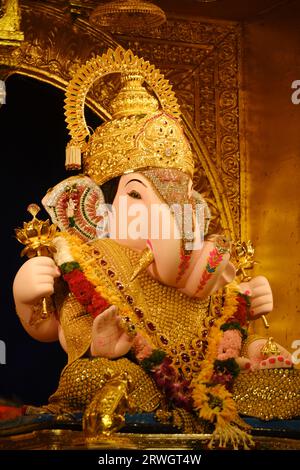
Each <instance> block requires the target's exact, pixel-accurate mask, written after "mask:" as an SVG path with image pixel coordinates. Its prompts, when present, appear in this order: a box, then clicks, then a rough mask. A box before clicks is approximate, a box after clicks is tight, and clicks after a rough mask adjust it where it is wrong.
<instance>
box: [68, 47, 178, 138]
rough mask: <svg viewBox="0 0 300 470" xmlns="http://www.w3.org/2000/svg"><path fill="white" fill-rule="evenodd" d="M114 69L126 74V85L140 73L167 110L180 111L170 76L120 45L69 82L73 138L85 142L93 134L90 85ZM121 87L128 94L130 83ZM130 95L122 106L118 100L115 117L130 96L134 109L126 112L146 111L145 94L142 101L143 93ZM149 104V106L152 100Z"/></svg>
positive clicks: (121, 102)
mask: <svg viewBox="0 0 300 470" xmlns="http://www.w3.org/2000/svg"><path fill="white" fill-rule="evenodd" d="M114 73H119V74H122V78H123V80H124V85H125V86H126V85H127V80H128V79H129V82H130V80H131V81H132V80H133V77H136V76H139V77H140V80H142V79H143V80H144V81H145V82H146V83H147V84H148V85H149V87H150V88H151V90H152V91H153V92H154V93H155V95H156V97H157V99H158V101H159V103H160V105H161V108H162V109H163V111H165V112H166V113H170V114H172V115H174V116H178V115H180V111H179V106H178V104H177V99H176V97H175V94H174V92H173V91H172V87H171V85H170V84H169V82H168V80H166V79H165V78H164V76H163V75H162V74H161V73H160V71H159V70H157V69H156V68H155V67H154V66H153V65H151V64H150V63H149V62H147V61H145V60H144V59H142V58H139V57H138V56H136V55H134V54H133V53H132V51H131V50H127V51H125V50H124V49H123V48H122V47H120V46H119V47H117V49H116V50H112V49H109V50H108V51H107V53H105V54H102V55H101V56H98V57H96V58H95V59H91V60H89V61H88V62H87V63H86V64H85V65H83V66H82V67H80V69H79V70H78V71H76V73H75V75H74V77H73V78H72V80H71V81H70V83H69V84H68V87H67V91H66V100H65V102H66V106H65V109H66V112H65V114H66V121H67V124H68V129H69V130H70V134H71V136H72V139H73V140H74V141H75V142H77V143H78V144H83V143H84V141H85V138H86V137H87V136H88V135H90V132H89V129H88V127H87V125H86V122H85V116H84V103H85V99H86V95H87V93H88V91H89V89H90V88H91V86H92V85H93V83H94V82H95V81H96V80H99V79H101V78H102V77H104V76H106V75H110V74H114ZM126 77H127V79H126ZM135 86H137V85H135ZM140 87H141V83H140ZM140 87H139V90H140ZM121 91H122V92H123V94H126V95H127V96H128V94H129V92H130V85H129V84H128V85H127V90H126V92H125V90H124V87H123V89H122V90H121ZM135 91H136V90H135ZM127 96H126V98H125V99H123V100H120V98H119V100H120V103H119V106H117V102H116V100H114V108H115V109H114V114H113V117H118V116H119V114H120V113H121V109H122V108H123V107H124V102H125V103H126V99H127V100H128V101H129V103H128V102H127V103H126V104H127V106H128V105H130V111H131V112H130V111H129V112H127V113H126V114H125V116H126V115H128V114H131V115H133V114H137V113H138V114H142V113H145V111H146V108H145V105H144V100H145V97H144V95H143V96H142V103H140V96H139V95H138V99H136V96H135V94H134V95H133V96H132V95H130V98H127ZM149 100H150V98H149ZM139 104H142V106H141V108H139ZM145 104H146V103H145ZM147 104H148V106H149V102H147ZM150 111H155V109H153V108H152V107H151V106H150ZM122 116H124V114H121V115H120V117H122Z"/></svg>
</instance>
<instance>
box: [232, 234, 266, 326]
mask: <svg viewBox="0 0 300 470" xmlns="http://www.w3.org/2000/svg"><path fill="white" fill-rule="evenodd" d="M233 246H234V255H235V258H236V261H237V266H236V272H237V275H239V276H240V281H241V282H248V281H250V279H251V276H248V275H247V273H246V270H247V269H253V266H254V264H255V261H254V247H253V245H252V242H251V240H248V241H247V242H241V241H238V242H236V243H234V244H233ZM261 319H262V321H263V324H264V327H265V328H270V325H269V323H268V320H267V319H266V317H265V315H262V316H261Z"/></svg>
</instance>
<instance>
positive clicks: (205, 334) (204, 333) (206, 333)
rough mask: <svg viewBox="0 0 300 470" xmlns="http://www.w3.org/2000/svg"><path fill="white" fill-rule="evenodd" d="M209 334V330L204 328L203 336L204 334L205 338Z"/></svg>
mask: <svg viewBox="0 0 300 470" xmlns="http://www.w3.org/2000/svg"><path fill="white" fill-rule="evenodd" d="M207 335H208V331H207V330H203V331H202V336H203V338H206V336H207Z"/></svg>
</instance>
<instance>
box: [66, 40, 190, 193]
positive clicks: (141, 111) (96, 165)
mask: <svg viewBox="0 0 300 470" xmlns="http://www.w3.org/2000/svg"><path fill="white" fill-rule="evenodd" d="M109 74H120V76H121V88H120V90H119V92H118V93H117V95H116V97H115V98H114V99H113V100H112V101H111V103H110V104H109V111H108V112H107V114H108V115H110V120H109V121H108V122H106V123H105V124H102V125H101V126H99V127H98V128H97V129H96V131H95V132H94V134H93V135H90V132H89V129H88V126H87V125H86V121H85V116H84V104H85V99H86V95H87V93H88V91H89V89H90V88H91V86H92V85H93V83H94V82H95V81H96V80H99V79H101V78H103V77H104V76H106V75H109ZM65 103H66V104H65V110H66V111H65V115H66V121H67V125H68V129H69V131H70V134H71V137H72V140H71V142H70V143H69V145H68V147H67V162H66V166H67V168H71V169H74V168H80V160H81V157H80V152H81V151H82V152H83V153H84V172H85V174H87V175H88V176H90V177H91V178H92V179H93V180H94V181H95V182H96V183H97V184H99V185H100V184H102V183H104V182H105V181H108V180H109V179H111V178H114V177H116V176H120V175H122V174H123V173H126V172H129V171H135V170H138V169H145V168H153V167H154V168H157V167H158V168H176V169H180V170H182V171H184V172H185V173H187V174H189V175H190V176H192V175H193V169H194V159H193V154H192V151H191V148H190V145H189V142H188V140H187V138H186V136H185V134H184V131H183V128H182V126H181V124H180V121H179V119H178V118H179V117H180V114H181V113H180V108H179V105H178V103H177V99H176V96H175V94H174V92H173V90H172V86H171V85H170V83H169V82H168V80H166V79H165V78H164V76H163V75H162V74H161V73H160V71H159V70H158V69H156V68H155V67H154V66H153V65H151V64H150V63H149V62H148V61H145V60H144V59H143V58H140V57H137V56H136V55H134V54H133V52H132V51H131V50H127V51H125V50H124V49H123V48H122V47H120V46H119V47H118V48H117V49H116V50H114V51H113V50H112V49H109V50H108V52H107V53H106V54H103V55H102V56H98V57H96V58H94V59H91V60H90V61H88V62H87V63H86V64H85V65H83V66H82V67H80V68H79V70H78V71H77V72H76V74H75V75H74V77H73V79H72V80H71V82H70V83H69V85H68V87H67V93H66V100H65ZM87 139H88V142H87V141H86V140H87Z"/></svg>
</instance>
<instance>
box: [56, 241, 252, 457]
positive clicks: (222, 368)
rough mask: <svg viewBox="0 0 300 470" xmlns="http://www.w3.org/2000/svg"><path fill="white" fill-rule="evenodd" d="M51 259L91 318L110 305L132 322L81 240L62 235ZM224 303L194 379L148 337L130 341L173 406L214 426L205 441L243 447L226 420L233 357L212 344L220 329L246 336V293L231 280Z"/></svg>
mask: <svg viewBox="0 0 300 470" xmlns="http://www.w3.org/2000/svg"><path fill="white" fill-rule="evenodd" d="M56 248H57V251H58V253H57V255H56V258H57V259H56V261H57V262H58V261H59V266H60V269H61V271H62V274H63V277H64V279H65V281H66V282H67V283H68V286H69V289H70V291H71V292H72V293H73V295H74V296H75V298H76V299H77V300H78V302H79V303H80V304H81V305H83V306H84V307H85V308H86V311H87V312H88V313H89V314H90V315H91V316H92V317H93V318H95V317H96V316H97V315H99V314H101V313H102V312H103V311H104V310H106V309H107V308H108V307H109V306H110V305H116V306H117V307H118V308H119V313H120V315H121V316H122V317H125V318H128V319H130V321H132V312H131V310H130V308H129V307H128V306H127V305H125V304H124V302H122V299H121V298H119V297H118V296H117V295H114V294H113V293H112V292H111V290H109V292H108V291H107V290H106V289H105V287H104V286H102V285H100V279H99V277H98V276H97V274H96V272H95V269H93V263H94V261H93V260H91V262H86V261H85V259H84V256H83V251H84V249H85V244H84V243H83V242H82V241H81V240H79V239H77V238H76V242H75V240H74V237H73V236H70V235H69V234H67V233H62V234H61V235H60V237H58V238H57V239H56ZM224 299H225V301H224V305H223V308H222V314H221V316H220V317H219V318H218V319H217V320H216V321H215V323H214V325H213V326H212V327H211V329H210V331H209V334H208V336H207V350H206V355H205V359H204V360H203V361H202V364H201V370H200V372H199V374H198V376H197V377H196V378H194V379H193V380H192V381H188V380H186V379H185V378H184V376H183V375H182V374H179V373H178V372H177V370H176V369H175V368H174V367H173V365H172V358H170V357H168V356H167V355H166V353H165V352H164V351H162V350H160V349H158V348H156V347H155V346H154V344H153V342H152V341H151V339H150V338H149V336H148V335H147V334H146V333H145V332H144V331H141V330H140V329H139V327H138V325H136V329H137V331H138V334H137V337H136V340H135V341H134V343H133V347H132V351H133V352H134V353H135V355H136V358H137V360H138V361H139V363H140V365H141V366H142V367H143V368H144V369H145V370H146V371H147V372H149V373H151V374H152V377H153V378H154V380H155V382H156V384H157V386H158V388H160V389H161V390H162V391H163V392H164V393H165V394H166V397H167V398H168V399H169V400H170V401H171V402H172V403H173V404H174V405H175V406H178V407H182V408H184V409H186V410H188V411H195V412H196V413H197V414H198V416H199V417H200V418H201V419H204V420H206V421H209V422H210V423H212V424H214V426H215V431H214V433H213V435H212V439H211V443H210V445H211V446H212V445H213V443H214V442H215V441H216V442H219V445H223V444H224V445H226V444H227V443H230V444H231V445H233V447H234V448H236V447H237V446H238V444H239V443H242V444H243V446H244V447H245V448H248V445H249V444H250V445H252V444H253V442H252V440H251V437H250V436H248V435H247V434H246V433H245V432H244V431H242V430H240V429H238V428H236V427H235V426H233V425H232V424H233V423H234V422H235V421H236V420H237V419H238V413H237V409H236V405H235V402H234V400H233V398H232V395H231V393H230V391H229V390H230V388H231V386H232V384H233V380H234V378H235V377H236V376H237V375H238V373H239V366H238V364H237V362H236V361H235V357H230V358H227V359H226V360H219V359H217V356H218V348H219V345H220V343H221V341H222V338H223V335H224V332H226V331H229V330H237V331H238V332H239V333H240V335H241V337H243V338H244V337H245V336H246V330H245V328H244V327H245V326H246V324H247V320H248V313H249V308H250V301H249V297H248V296H247V295H245V294H241V293H240V292H239V291H238V288H237V285H236V284H235V283H232V284H230V285H228V286H227V287H226V288H225V295H224Z"/></svg>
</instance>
